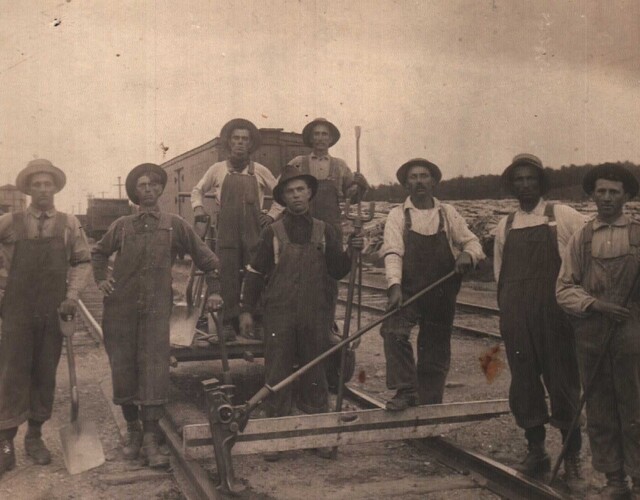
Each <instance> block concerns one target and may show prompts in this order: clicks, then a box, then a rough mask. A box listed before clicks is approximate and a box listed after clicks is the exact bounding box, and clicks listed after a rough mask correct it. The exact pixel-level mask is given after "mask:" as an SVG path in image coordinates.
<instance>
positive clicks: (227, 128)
mask: <svg viewBox="0 0 640 500" xmlns="http://www.w3.org/2000/svg"><path fill="white" fill-rule="evenodd" d="M239 128H240V129H245V130H248V131H249V136H250V137H251V149H249V153H253V152H254V151H255V150H256V149H258V148H259V147H260V144H262V138H261V137H260V131H259V130H258V127H256V126H255V125H254V124H253V123H252V122H250V121H249V120H245V119H244V118H234V119H233V120H229V121H228V122H227V123H225V124H224V125H223V127H222V129H221V130H220V140H221V141H222V144H223V146H224V147H225V148H228V147H229V146H228V144H229V139H230V138H231V134H232V132H233V131H234V130H236V129H239Z"/></svg>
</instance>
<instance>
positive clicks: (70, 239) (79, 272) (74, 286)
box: [0, 205, 91, 300]
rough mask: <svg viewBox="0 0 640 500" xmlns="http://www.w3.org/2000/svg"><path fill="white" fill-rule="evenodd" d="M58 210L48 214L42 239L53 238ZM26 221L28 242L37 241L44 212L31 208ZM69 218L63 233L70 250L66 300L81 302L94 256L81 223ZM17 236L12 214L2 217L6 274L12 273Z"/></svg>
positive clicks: (0, 243)
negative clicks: (79, 298)
mask: <svg viewBox="0 0 640 500" xmlns="http://www.w3.org/2000/svg"><path fill="white" fill-rule="evenodd" d="M56 213H57V212H56V209H55V208H53V209H51V210H48V211H46V212H45V214H46V219H45V221H44V224H43V226H42V234H41V235H40V236H41V237H42V238H49V237H51V236H53V229H54V226H55V215H56ZM25 214H26V217H25V218H24V221H25V225H26V228H27V238H29V239H35V238H37V237H38V236H39V235H38V219H39V218H40V214H42V212H41V211H40V210H38V209H36V208H35V207H33V206H32V205H29V207H27V209H26V211H25ZM66 215H67V225H66V227H65V229H64V241H65V247H66V248H67V258H68V260H69V264H70V265H69V270H68V271H67V298H68V299H74V300H77V299H78V295H79V294H80V292H81V291H82V290H83V289H84V287H85V286H86V284H87V283H88V281H89V277H90V276H91V252H90V249H89V244H88V243H87V237H86V236H85V234H84V231H83V230H82V227H81V226H80V221H79V220H78V219H77V217H75V216H73V215H69V214H66ZM15 244H16V234H15V231H14V230H13V224H12V214H10V213H8V214H4V215H1V216H0V250H1V255H2V260H3V262H4V268H5V270H6V271H7V274H8V273H9V272H10V270H11V261H12V259H13V252H14V250H15Z"/></svg>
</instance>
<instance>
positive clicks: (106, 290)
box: [98, 278, 116, 297]
mask: <svg viewBox="0 0 640 500" xmlns="http://www.w3.org/2000/svg"><path fill="white" fill-rule="evenodd" d="M115 284H116V280H114V279H113V278H109V279H106V280H100V281H98V289H99V290H100V291H101V292H102V293H103V294H104V295H106V296H107V297H108V296H109V295H111V294H112V293H113V290H114V289H115V288H114V285H115Z"/></svg>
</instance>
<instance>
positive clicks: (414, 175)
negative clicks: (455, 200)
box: [406, 166, 437, 199]
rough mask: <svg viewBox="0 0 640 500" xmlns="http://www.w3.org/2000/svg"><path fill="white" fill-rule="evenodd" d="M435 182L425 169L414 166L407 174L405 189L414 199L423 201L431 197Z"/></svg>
mask: <svg viewBox="0 0 640 500" xmlns="http://www.w3.org/2000/svg"><path fill="white" fill-rule="evenodd" d="M436 184H437V183H436V180H435V179H434V178H433V176H432V175H431V172H430V171H429V169H428V168H427V167H422V166H414V167H411V168H410V169H409V171H408V172H407V183H406V187H407V190H408V191H409V194H410V195H411V196H412V197H413V198H415V199H425V198H428V197H431V196H433V189H434V188H435V187H436Z"/></svg>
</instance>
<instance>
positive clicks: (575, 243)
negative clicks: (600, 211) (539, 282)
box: [556, 214, 631, 317]
mask: <svg viewBox="0 0 640 500" xmlns="http://www.w3.org/2000/svg"><path fill="white" fill-rule="evenodd" d="M630 223H631V221H630V219H629V217H628V216H627V215H624V214H623V215H621V216H620V217H618V218H617V219H616V220H615V221H613V222H612V223H611V224H607V223H605V222H602V221H600V220H599V219H597V218H596V219H594V221H593V238H592V240H591V256H592V257H594V258H598V259H612V258H615V257H621V256H623V255H627V254H628V253H629V227H628V226H629V224H630ZM583 241H584V230H581V231H578V232H577V233H575V234H574V235H573V236H572V237H571V239H570V240H569V243H568V244H567V248H566V249H565V253H564V258H563V259H562V267H561V268H560V274H559V275H558V281H557V283H556V298H557V299H558V304H559V305H560V306H561V307H562V308H563V309H564V310H565V311H567V312H569V313H571V314H573V315H574V316H580V317H585V316H588V314H589V313H587V312H586V311H587V308H588V307H589V306H590V305H591V304H593V303H594V302H595V301H596V299H595V298H594V297H592V296H591V295H589V294H588V293H587V291H586V290H585V289H584V288H583V287H582V279H583V275H582V273H583V271H584V263H583V262H582V247H583ZM594 270H596V268H594Z"/></svg>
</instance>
